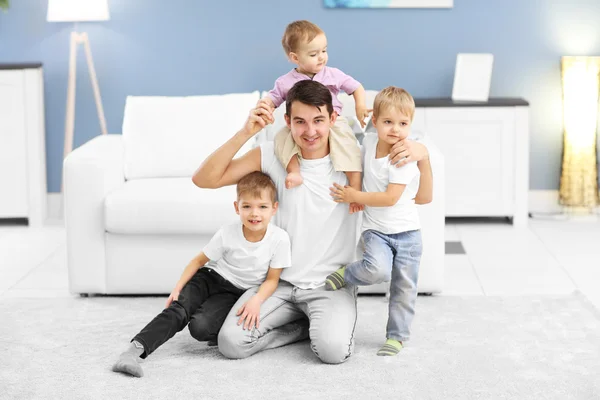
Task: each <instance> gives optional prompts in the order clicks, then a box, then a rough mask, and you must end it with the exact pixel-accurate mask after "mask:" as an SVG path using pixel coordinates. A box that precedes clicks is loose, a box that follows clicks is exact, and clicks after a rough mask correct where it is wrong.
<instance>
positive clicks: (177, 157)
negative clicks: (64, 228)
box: [123, 91, 259, 179]
mask: <svg viewBox="0 0 600 400" xmlns="http://www.w3.org/2000/svg"><path fill="white" fill-rule="evenodd" d="M258 99H259V92H258V91H256V92H252V93H241V94H226V95H214V96H189V97H160V96H153V97H144V96H128V97H127V101H126V104H125V115H124V119H123V141H124V146H125V178H126V179H138V178H162V177H188V176H192V174H193V173H194V171H195V170H196V168H198V166H199V165H200V162H201V161H202V160H204V159H205V158H206V157H207V156H208V155H210V154H211V153H212V152H213V151H214V150H215V149H217V148H218V147H219V146H220V145H222V144H223V143H224V142H225V140H226V139H228V138H230V137H231V136H232V135H233V134H234V133H235V132H236V131H237V130H239V129H240V128H241V127H242V125H243V124H244V121H245V120H246V118H247V116H248V112H249V111H250V109H251V108H252V107H254V106H255V105H256V102H257V101H258ZM251 148H252V141H249V142H248V143H246V145H245V146H244V147H243V148H242V149H241V150H240V152H239V153H238V155H241V154H244V153H245V152H246V151H248V150H250V149H251Z"/></svg>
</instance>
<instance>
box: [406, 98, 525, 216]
mask: <svg viewBox="0 0 600 400" xmlns="http://www.w3.org/2000/svg"><path fill="white" fill-rule="evenodd" d="M416 105H417V110H416V112H415V118H414V122H413V131H422V132H424V133H425V135H427V136H429V137H430V138H431V139H432V140H433V141H434V142H435V143H436V145H437V146H438V148H439V149H440V151H441V152H442V154H443V155H444V158H445V167H446V170H445V172H446V187H445V189H446V216H447V217H510V218H512V221H513V224H514V225H515V226H519V227H524V226H526V225H527V219H528V208H527V202H528V200H527V197H528V191H529V117H528V115H529V111H528V110H529V108H528V104H527V102H526V101H524V100H522V99H490V101H489V102H486V103H481V102H479V103H471V102H453V101H452V100H450V99H422V100H419V99H416Z"/></svg>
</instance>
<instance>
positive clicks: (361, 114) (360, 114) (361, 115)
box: [356, 106, 373, 128]
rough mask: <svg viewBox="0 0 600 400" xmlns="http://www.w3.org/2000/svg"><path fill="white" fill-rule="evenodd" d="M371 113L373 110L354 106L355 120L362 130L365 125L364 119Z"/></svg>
mask: <svg viewBox="0 0 600 400" xmlns="http://www.w3.org/2000/svg"><path fill="white" fill-rule="evenodd" d="M371 111H373V109H367V107H365V106H356V118H357V119H358V122H360V126H362V127H363V128H364V127H365V125H367V123H366V122H365V118H369V114H370V113H371Z"/></svg>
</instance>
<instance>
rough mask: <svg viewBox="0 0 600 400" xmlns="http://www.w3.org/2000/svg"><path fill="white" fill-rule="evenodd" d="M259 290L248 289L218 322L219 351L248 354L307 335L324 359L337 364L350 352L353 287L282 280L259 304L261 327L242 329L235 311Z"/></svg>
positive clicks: (230, 355) (232, 355) (227, 354)
mask: <svg viewBox="0 0 600 400" xmlns="http://www.w3.org/2000/svg"><path fill="white" fill-rule="evenodd" d="M257 290H258V288H255V289H249V290H248V291H246V293H244V295H242V297H240V299H239V300H238V302H237V303H236V304H235V305H234V306H233V308H232V309H231V311H230V312H229V315H228V316H227V318H226V319H225V322H224V323H223V326H222V327H221V331H220V332H219V351H220V352H221V354H223V355H224V356H225V357H227V358H236V359H237V358H246V357H248V356H251V355H253V354H255V353H258V352H259V351H262V350H266V349H272V348H275V347H279V346H284V345H286V344H289V343H293V342H296V341H298V340H302V339H306V338H307V337H310V344H311V348H312V351H313V352H314V353H315V354H316V355H317V357H319V359H321V361H323V362H324V363H327V364H339V363H341V362H344V361H346V360H347V359H348V358H349V357H350V355H351V354H352V351H353V349H354V328H355V326H356V287H355V286H348V287H344V288H342V289H340V290H336V291H326V290H325V287H324V286H323V287H320V288H316V289H300V288H298V287H295V286H292V285H291V284H289V283H287V282H280V283H279V287H278V288H277V290H275V292H274V293H273V295H272V296H271V297H269V298H268V299H267V300H266V301H265V302H264V303H263V304H262V306H261V307H260V323H259V328H258V329H256V328H254V329H252V330H243V329H242V325H238V324H237V322H238V319H239V317H238V316H236V313H237V311H238V310H239V309H240V308H241V307H242V305H244V303H245V302H246V301H248V299H250V297H252V296H253V295H254V294H255V293H256V291H257ZM307 317H308V321H306V318H307Z"/></svg>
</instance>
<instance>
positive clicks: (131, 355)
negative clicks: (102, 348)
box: [112, 340, 144, 378]
mask: <svg viewBox="0 0 600 400" xmlns="http://www.w3.org/2000/svg"><path fill="white" fill-rule="evenodd" d="M142 354H144V346H142V344H141V343H140V342H138V341H136V340H134V341H132V342H131V343H130V344H129V347H128V348H127V350H125V351H124V352H123V353H121V355H120V356H119V359H118V360H117V362H116V363H115V365H113V367H112V370H113V371H114V372H123V373H125V374H129V375H133V376H136V377H138V378H141V377H142V376H144V371H143V370H142V367H141V366H140V363H139V362H138V358H139V357H140V356H141V355H142Z"/></svg>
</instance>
